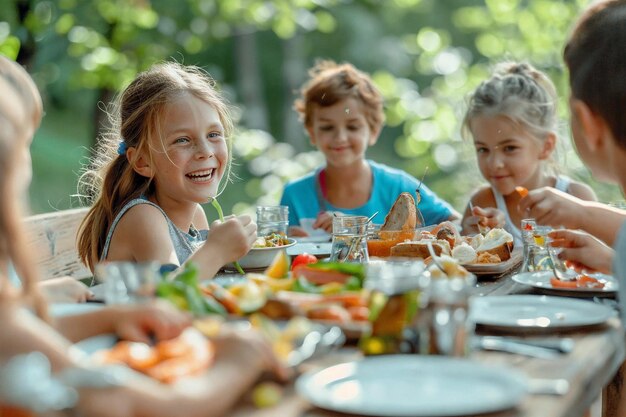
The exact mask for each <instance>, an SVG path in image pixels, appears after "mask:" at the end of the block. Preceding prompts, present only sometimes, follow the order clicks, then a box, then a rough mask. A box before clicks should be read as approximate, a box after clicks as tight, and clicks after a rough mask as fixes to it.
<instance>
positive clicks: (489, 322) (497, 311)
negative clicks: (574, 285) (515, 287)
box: [470, 295, 616, 329]
mask: <svg viewBox="0 0 626 417" xmlns="http://www.w3.org/2000/svg"><path fill="white" fill-rule="evenodd" d="M615 314H616V313H615V311H614V310H613V309H611V308H610V307H608V306H606V305H603V304H597V303H593V302H590V301H585V300H577V299H573V298H563V297H549V296H545V295H504V296H485V297H476V298H472V299H470V320H472V321H473V322H474V323H476V324H480V325H484V326H492V327H499V328H508V329H512V328H517V329H544V328H556V329H559V328H561V329H565V328H572V327H584V326H593V325H598V324H602V323H604V322H606V321H607V320H608V319H610V318H611V317H614V316H615Z"/></svg>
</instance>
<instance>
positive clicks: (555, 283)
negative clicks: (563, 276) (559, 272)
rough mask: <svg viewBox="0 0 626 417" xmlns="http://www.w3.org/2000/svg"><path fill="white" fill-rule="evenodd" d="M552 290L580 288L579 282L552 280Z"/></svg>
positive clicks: (553, 278) (554, 278)
mask: <svg viewBox="0 0 626 417" xmlns="http://www.w3.org/2000/svg"><path fill="white" fill-rule="evenodd" d="M550 285H552V288H578V281H562V280H560V279H558V278H556V277H552V278H550Z"/></svg>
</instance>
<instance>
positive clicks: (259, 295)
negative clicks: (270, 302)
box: [228, 281, 267, 313]
mask: <svg viewBox="0 0 626 417" xmlns="http://www.w3.org/2000/svg"><path fill="white" fill-rule="evenodd" d="M228 291H229V292H230V293H231V294H233V295H234V296H235V297H237V304H238V305H239V308H240V309H241V311H242V312H244V313H251V312H253V311H257V310H258V309H260V308H261V307H263V306H264V305H265V303H266V302H267V296H266V295H265V291H264V290H263V289H262V288H261V287H260V286H259V284H257V283H256V282H254V281H246V282H242V283H240V284H235V285H231V286H230V287H228Z"/></svg>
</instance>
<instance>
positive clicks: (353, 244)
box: [330, 216, 369, 262]
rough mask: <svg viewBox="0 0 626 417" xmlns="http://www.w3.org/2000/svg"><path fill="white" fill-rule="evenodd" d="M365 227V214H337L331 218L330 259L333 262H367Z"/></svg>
mask: <svg viewBox="0 0 626 417" xmlns="http://www.w3.org/2000/svg"><path fill="white" fill-rule="evenodd" d="M367 227H368V219H367V217H365V216H337V217H334V218H333V244H332V247H331V250H330V260H331V261H333V262H367V261H368V260H369V256H368V253H367Z"/></svg>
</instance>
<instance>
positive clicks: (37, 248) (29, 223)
mask: <svg viewBox="0 0 626 417" xmlns="http://www.w3.org/2000/svg"><path fill="white" fill-rule="evenodd" d="M88 210H89V208H88V207H82V208H78V209H70V210H60V211H56V212H52V213H44V214H38V215H35V216H30V217H27V218H26V219H25V226H26V230H27V232H28V233H29V239H28V249H29V250H31V251H32V252H31V253H33V254H35V258H36V259H37V265H38V266H39V269H40V275H41V277H42V279H50V278H56V277H61V276H65V275H69V276H72V277H74V278H76V279H78V280H83V279H86V278H91V277H92V275H93V274H92V273H91V271H90V270H89V268H87V267H86V266H85V265H84V264H83V263H82V262H81V260H80V258H79V257H78V250H77V247H76V234H77V232H78V227H79V226H80V223H81V222H82V221H83V218H84V217H85V215H86V214H87V211H88Z"/></svg>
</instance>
